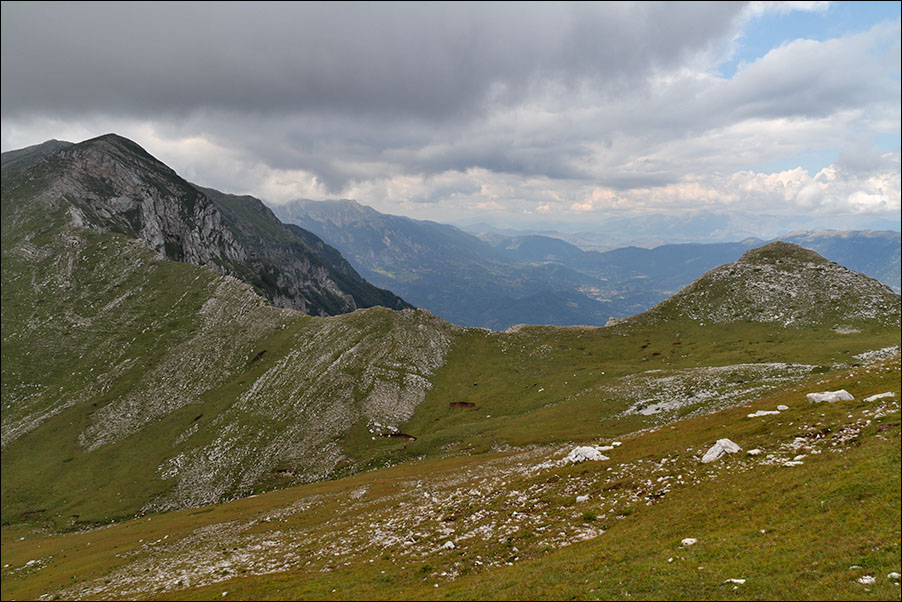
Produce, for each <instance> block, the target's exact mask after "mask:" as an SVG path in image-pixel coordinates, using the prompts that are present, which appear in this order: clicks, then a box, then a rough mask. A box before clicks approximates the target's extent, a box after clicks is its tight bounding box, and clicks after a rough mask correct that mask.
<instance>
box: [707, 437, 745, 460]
mask: <svg viewBox="0 0 902 602" xmlns="http://www.w3.org/2000/svg"><path fill="white" fill-rule="evenodd" d="M741 450H742V448H741V447H739V446H738V445H736V444H735V443H733V442H732V441H730V440H729V439H718V440H717V443H715V444H714V445H712V446H711V449H709V450H708V451H707V452H705V455H704V456H702V463H703V464H707V463H709V462H713V461H714V460H716V459H718V458H719V457H721V456H722V455H724V454H735V453H736V452H738V451H741Z"/></svg>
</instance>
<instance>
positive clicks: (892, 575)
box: [886, 571, 902, 581]
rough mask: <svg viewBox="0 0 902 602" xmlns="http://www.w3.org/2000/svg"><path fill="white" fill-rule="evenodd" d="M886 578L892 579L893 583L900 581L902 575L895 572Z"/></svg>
mask: <svg viewBox="0 0 902 602" xmlns="http://www.w3.org/2000/svg"><path fill="white" fill-rule="evenodd" d="M886 578H887V579H892V580H893V581H898V580H899V579H902V575H900V574H899V573H897V572H895V571H893V572H892V573H890V574H888V575H887V576H886Z"/></svg>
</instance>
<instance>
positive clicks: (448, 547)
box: [442, 539, 454, 550]
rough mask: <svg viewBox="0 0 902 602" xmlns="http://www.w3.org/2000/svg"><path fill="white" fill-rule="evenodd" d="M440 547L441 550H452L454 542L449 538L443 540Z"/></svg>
mask: <svg viewBox="0 0 902 602" xmlns="http://www.w3.org/2000/svg"><path fill="white" fill-rule="evenodd" d="M442 549H443V550H453V549H454V542H453V541H451V540H450V539H449V540H448V541H446V542H445V545H443V546H442Z"/></svg>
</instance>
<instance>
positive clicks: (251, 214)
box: [3, 134, 410, 315]
mask: <svg viewBox="0 0 902 602" xmlns="http://www.w3.org/2000/svg"><path fill="white" fill-rule="evenodd" d="M24 151H27V152H24ZM3 186H4V197H5V202H6V199H7V198H15V199H23V200H25V201H26V202H28V203H34V202H38V203H42V204H44V205H45V206H47V208H48V209H51V210H52V209H60V208H62V209H64V210H67V211H68V212H69V215H70V218H71V221H72V223H73V225H76V226H87V227H93V228H99V229H103V230H111V231H114V232H119V233H123V234H127V235H130V236H134V237H135V238H138V239H139V240H141V241H142V242H143V243H144V244H145V245H146V246H147V247H149V248H150V249H152V250H153V251H155V252H156V253H158V254H159V255H161V256H163V257H166V258H168V259H171V260H175V261H184V262H187V263H193V264H196V265H203V266H207V267H210V268H212V269H214V270H216V271H217V272H219V273H220V274H223V275H232V276H236V277H238V278H240V279H242V280H244V281H245V282H248V283H249V284H251V285H252V286H254V288H255V289H257V291H258V292H259V293H261V294H262V295H263V296H265V297H266V298H268V299H269V300H270V301H271V302H272V303H273V304H274V305H277V306H280V307H285V308H290V309H296V310H299V311H302V312H304V313H308V314H312V315H335V314H339V313H345V312H349V311H353V310H355V309H357V308H360V307H371V306H375V305H384V306H387V307H390V308H393V309H403V308H407V307H410V305H409V304H407V303H405V302H404V301H403V300H402V299H400V298H398V297H397V296H396V295H393V294H392V293H390V292H388V291H385V290H382V289H378V288H376V287H374V286H372V285H370V284H369V283H368V282H366V281H365V280H363V278H361V277H360V276H359V275H358V274H357V273H356V272H354V271H353V269H349V268H350V266H347V265H346V264H341V265H335V264H334V261H333V260H330V258H328V257H326V256H324V254H323V253H322V252H318V251H317V250H316V249H314V248H313V247H311V246H310V245H309V244H308V243H307V242H305V241H304V240H303V239H302V238H301V237H298V236H296V235H295V234H293V233H292V232H291V231H289V230H288V229H287V228H285V226H283V225H282V224H281V223H280V222H279V221H278V219H276V217H275V216H274V215H273V214H272V212H270V211H269V210H268V209H266V208H265V206H264V205H263V204H262V202H260V201H259V200H257V199H254V198H253V197H233V196H231V195H224V194H222V193H219V192H217V191H214V190H210V189H202V188H199V187H195V186H193V185H191V184H190V183H188V182H186V181H185V180H184V179H182V178H181V177H179V176H178V174H177V173H176V172H175V171H173V170H172V169H171V168H169V167H168V166H166V165H164V164H163V163H161V162H160V161H158V160H157V159H155V158H154V157H152V156H151V155H149V154H148V153H147V152H146V151H144V149H142V148H141V147H140V146H138V145H137V144H135V143H134V142H132V141H130V140H127V139H125V138H122V137H120V136H116V135H113V134H108V135H105V136H100V137H99V138H94V139H92V140H88V141H85V142H82V143H80V144H73V145H65V144H63V143H59V142H56V141H51V142H48V143H45V145H40V146H39V147H31V148H30V149H23V151H14V153H4V182H3ZM7 192H9V193H11V194H7ZM4 213H5V214H6V213H7V212H6V211H4ZM9 213H11V214H13V219H15V215H14V214H15V213H16V212H15V209H14V208H12V209H11V211H10V212H9ZM336 255H337V253H336ZM339 257H340V255H339ZM333 259H334V258H333Z"/></svg>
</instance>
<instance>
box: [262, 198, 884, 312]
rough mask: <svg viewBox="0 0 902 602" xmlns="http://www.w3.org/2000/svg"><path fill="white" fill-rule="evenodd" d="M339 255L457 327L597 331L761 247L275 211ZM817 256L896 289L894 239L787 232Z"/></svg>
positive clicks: (361, 213)
mask: <svg viewBox="0 0 902 602" xmlns="http://www.w3.org/2000/svg"><path fill="white" fill-rule="evenodd" d="M273 210H274V211H275V213H276V215H278V216H279V218H280V219H282V220H283V221H285V222H287V223H293V224H296V225H298V226H301V227H303V228H306V229H308V230H310V231H312V232H314V233H315V234H317V235H318V236H320V237H322V238H323V239H324V240H326V241H327V242H328V243H329V244H332V245H334V246H335V247H336V248H338V249H339V250H340V251H341V252H342V253H343V254H344V255H345V256H346V257H347V258H348V260H349V261H350V262H351V263H352V264H353V265H354V266H355V268H356V269H357V270H358V271H359V272H360V273H361V274H362V275H363V276H364V277H366V278H367V279H368V280H369V281H371V282H373V283H374V284H376V285H377V286H380V287H384V288H388V289H391V290H393V291H395V292H396V293H398V294H400V295H401V296H402V297H404V298H405V299H408V300H409V301H410V302H411V303H413V304H415V305H417V306H419V307H423V308H426V309H428V310H429V311H432V312H434V313H435V314H437V315H439V316H441V317H442V318H444V319H446V320H449V321H452V322H454V323H457V324H462V325H466V326H480V327H486V328H492V329H496V330H503V329H505V328H508V327H510V326H512V325H514V324H518V323H531V324H553V325H572V324H588V325H603V324H604V323H605V322H606V321H607V320H608V318H610V317H616V318H623V317H626V316H630V315H633V314H637V313H640V312H642V311H645V310H646V309H648V308H650V307H652V306H653V305H655V304H656V303H659V302H660V301H662V300H664V299H666V298H667V297H669V296H670V295H672V294H674V293H675V292H677V291H678V290H679V289H681V288H682V287H684V286H686V285H687V284H689V283H690V282H692V281H693V280H695V279H696V278H698V277H699V276H701V275H702V274H704V273H705V272H707V271H708V270H710V269H712V268H714V267H716V266H718V265H722V264H724V263H728V262H730V261H734V260H736V259H737V258H738V257H739V256H740V255H742V254H743V253H744V252H745V251H747V250H749V249H752V248H755V247H758V246H761V245H763V244H765V241H762V240H760V239H757V238H748V239H745V240H743V241H741V242H720V243H710V244H700V243H692V244H689V243H687V244H668V245H661V246H658V247H656V248H654V249H645V248H640V247H625V248H619V249H614V250H611V251H606V252H599V251H584V250H582V249H580V248H579V247H577V246H575V245H573V244H571V243H569V242H566V241H564V240H561V239H559V238H553V237H550V236H543V235H538V234H532V235H517V236H509V235H504V234H500V233H497V232H495V233H485V234H482V235H479V236H476V235H473V234H470V233H468V232H464V231H463V230H460V229H459V228H456V227H454V226H450V225H447V224H438V223H435V222H430V221H421V220H414V219H410V218H407V217H399V216H393V215H386V214H382V213H379V212H377V211H375V210H374V209H372V208H370V207H367V206H364V205H361V204H359V203H357V202H355V201H348V200H344V201H321V202H317V201H296V202H294V203H291V204H288V205H280V206H275V207H274V209H273ZM781 240H785V241H787V242H795V243H797V244H800V245H801V246H804V247H806V248H810V249H813V250H815V251H818V252H820V253H823V255H824V256H825V257H827V258H828V259H830V260H832V261H836V262H837V263H840V264H842V265H844V266H846V267H849V268H850V269H854V270H858V271H861V272H863V273H865V274H868V275H870V276H872V277H874V278H876V279H879V280H881V281H882V282H884V283H885V284H887V285H889V286H890V287H892V288H893V289H894V290H896V291H899V286H900V276H899V256H900V234H899V233H898V232H891V231H863V232H837V231H817V232H806V233H795V234H791V235H787V236H784V237H782V238H781Z"/></svg>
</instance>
